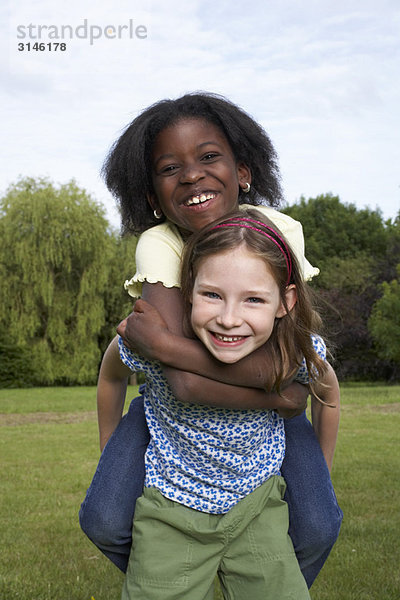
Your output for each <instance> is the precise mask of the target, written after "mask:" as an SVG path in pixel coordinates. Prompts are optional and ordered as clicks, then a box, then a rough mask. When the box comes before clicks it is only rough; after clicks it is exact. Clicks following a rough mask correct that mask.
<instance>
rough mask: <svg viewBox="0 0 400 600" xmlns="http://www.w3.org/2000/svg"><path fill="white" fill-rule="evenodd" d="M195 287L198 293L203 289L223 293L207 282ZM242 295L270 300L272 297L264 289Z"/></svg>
mask: <svg viewBox="0 0 400 600" xmlns="http://www.w3.org/2000/svg"><path fill="white" fill-rule="evenodd" d="M197 287H198V289H199V290H200V291H201V290H203V289H204V288H205V289H207V290H212V291H219V292H221V291H223V290H222V289H221V286H218V285H215V284H212V283H207V282H200V283H198V284H197ZM244 295H245V296H249V297H251V296H265V297H267V298H270V297H271V296H272V293H271V292H270V291H269V290H266V289H264V290H261V289H259V290H246V291H245V292H244Z"/></svg>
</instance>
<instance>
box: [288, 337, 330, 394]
mask: <svg viewBox="0 0 400 600" xmlns="http://www.w3.org/2000/svg"><path fill="white" fill-rule="evenodd" d="M311 339H312V343H313V346H314V350H315V351H316V353H317V354H318V356H319V357H320V358H322V360H326V345H325V342H324V340H323V339H322V337H320V336H319V335H312V336H311ZM294 379H295V381H297V382H298V383H303V384H305V385H307V384H308V383H310V374H309V372H308V369H307V365H306V361H305V359H304V358H303V362H302V363H301V366H300V368H299V370H298V371H297V375H296V377H295V378H294Z"/></svg>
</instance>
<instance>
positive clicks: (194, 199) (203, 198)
mask: <svg viewBox="0 0 400 600" xmlns="http://www.w3.org/2000/svg"><path fill="white" fill-rule="evenodd" d="M215 196H216V194H215V193H214V192H207V193H204V194H199V195H198V196H191V197H190V198H188V199H187V200H186V201H185V203H184V204H185V206H193V205H195V204H204V202H207V201H208V200H213V199H214V198H215Z"/></svg>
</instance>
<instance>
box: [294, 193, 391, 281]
mask: <svg viewBox="0 0 400 600" xmlns="http://www.w3.org/2000/svg"><path fill="white" fill-rule="evenodd" d="M283 212H285V213H286V214H288V215H290V216H291V217H293V218H294V219H297V220H298V221H300V222H301V223H302V225H303V231H304V238H305V240H306V254H307V258H308V259H309V260H310V262H311V263H312V264H315V265H316V266H318V267H320V269H321V271H322V269H324V268H325V265H326V263H327V262H329V260H330V259H332V258H333V259H335V260H337V259H352V258H354V257H355V256H357V255H360V254H362V255H364V256H365V257H367V256H373V257H374V260H375V262H376V261H377V260H379V259H380V258H381V257H383V256H385V252H386V247H387V230H386V227H385V223H384V221H383V218H382V215H381V213H380V211H379V210H375V211H372V210H370V209H368V208H365V209H362V210H358V209H357V207H356V206H355V205H354V204H344V203H342V202H341V201H340V199H339V197H338V196H333V195H332V194H324V195H320V196H317V197H316V198H309V199H308V200H306V199H305V198H304V197H302V198H300V200H299V202H298V203H297V204H294V205H293V206H289V207H287V208H285V209H284V210H283ZM317 279H318V278H317Z"/></svg>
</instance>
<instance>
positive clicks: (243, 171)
mask: <svg viewBox="0 0 400 600" xmlns="http://www.w3.org/2000/svg"><path fill="white" fill-rule="evenodd" d="M237 173H238V179H239V185H240V187H243V186H244V185H245V184H246V183H249V184H251V171H250V169H249V167H248V166H247V165H246V164H245V163H244V162H240V163H238V164H237Z"/></svg>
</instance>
